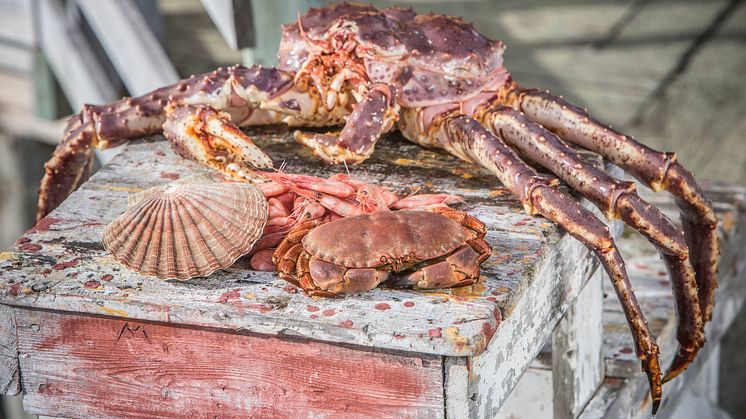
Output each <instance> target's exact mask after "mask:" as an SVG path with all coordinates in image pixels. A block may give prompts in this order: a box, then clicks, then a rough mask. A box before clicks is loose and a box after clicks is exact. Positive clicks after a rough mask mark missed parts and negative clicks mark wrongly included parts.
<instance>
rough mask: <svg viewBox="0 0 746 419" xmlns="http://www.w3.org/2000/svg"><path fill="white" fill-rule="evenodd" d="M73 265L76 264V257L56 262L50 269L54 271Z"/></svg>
mask: <svg viewBox="0 0 746 419" xmlns="http://www.w3.org/2000/svg"><path fill="white" fill-rule="evenodd" d="M75 266H78V259H73V260H71V261H67V262H59V263H56V264H55V265H54V266H52V269H54V270H55V271H61V270H63V269H67V268H73V267H75Z"/></svg>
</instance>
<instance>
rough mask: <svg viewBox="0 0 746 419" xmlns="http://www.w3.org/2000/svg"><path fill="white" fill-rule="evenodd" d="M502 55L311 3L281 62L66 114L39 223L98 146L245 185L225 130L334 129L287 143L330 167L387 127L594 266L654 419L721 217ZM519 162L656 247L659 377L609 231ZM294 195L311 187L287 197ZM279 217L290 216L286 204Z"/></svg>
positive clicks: (638, 150)
mask: <svg viewBox="0 0 746 419" xmlns="http://www.w3.org/2000/svg"><path fill="white" fill-rule="evenodd" d="M504 49H505V47H504V45H503V43H502V42H500V41H493V40H490V39H488V38H486V37H484V36H483V35H481V34H480V33H479V32H478V31H477V30H476V29H475V28H474V27H473V26H472V25H471V24H469V23H467V22H465V21H463V20H462V19H459V18H454V17H449V16H442V15H435V14H427V15H419V14H417V13H415V12H414V11H412V10H411V9H402V8H396V7H394V8H388V9H384V10H378V9H376V8H374V7H372V6H365V5H355V4H348V3H341V4H334V5H329V6H327V7H324V8H321V9H310V10H309V11H308V12H307V13H306V14H305V15H303V16H299V17H298V20H297V21H296V22H294V23H291V24H287V25H284V26H283V27H282V41H281V44H280V51H279V55H278V58H279V63H280V65H279V67H278V68H263V67H256V66H255V67H250V68H247V67H242V66H235V67H231V68H221V69H218V70H216V71H214V72H212V73H208V74H204V75H198V76H192V77H190V78H187V79H185V80H182V81H180V82H179V83H176V84H174V85H171V86H166V87H163V88H161V89H158V90H155V91H153V92H151V93H149V94H147V95H144V96H140V97H137V98H125V99H122V100H119V101H117V102H114V103H111V104H109V105H103V106H91V105H87V106H85V107H84V108H83V110H82V111H81V112H80V113H79V114H77V115H75V116H73V117H72V118H71V120H70V122H69V123H68V126H67V128H66V130H65V134H64V137H63V139H62V142H61V143H60V145H59V146H58V147H57V149H56V151H55V153H54V155H53V156H52V158H51V159H50V160H49V162H47V164H46V174H45V176H44V179H43V181H42V185H41V192H40V196H39V209H38V217H39V218H41V217H43V216H45V215H46V214H47V213H49V211H51V210H52V209H54V208H55V207H56V206H57V205H59V204H60V202H62V200H63V199H64V198H65V197H66V196H67V195H68V194H69V193H70V192H72V191H73V190H75V188H77V187H78V186H79V185H80V184H81V183H82V182H83V181H85V179H86V178H87V177H88V175H89V174H90V172H91V162H92V157H93V153H92V149H93V148H94V147H98V148H105V147H109V146H113V145H116V144H120V143H122V142H125V141H126V140H128V139H132V138H137V137H141V136H144V135H149V134H154V133H157V132H164V133H165V134H166V136H167V137H169V139H170V140H171V141H172V142H173V144H174V146H175V148H176V150H177V151H178V152H179V153H180V154H181V155H183V156H184V157H187V158H190V159H193V160H196V161H199V162H201V163H203V164H205V165H208V166H210V167H213V168H215V169H216V170H219V171H222V172H224V173H226V174H228V175H230V176H233V177H239V178H241V177H244V176H245V175H246V173H250V170H249V169H251V168H252V167H268V166H270V165H271V162H270V160H269V159H268V158H267V156H266V155H264V154H263V153H262V152H261V151H260V150H259V149H258V148H256V146H255V145H254V144H253V142H251V140H250V139H248V137H246V136H245V135H243V134H242V133H241V131H240V130H238V129H237V128H236V127H242V126H252V125H263V124H277V123H284V124H287V125H289V126H292V127H331V126H338V125H343V128H342V129H341V131H339V132H338V133H328V134H316V135H312V134H304V133H297V134H296V139H297V141H298V142H299V143H300V144H303V145H305V146H307V147H309V148H311V149H312V150H313V151H314V153H315V154H316V155H317V156H319V157H320V158H321V159H322V160H324V161H326V162H331V163H343V162H344V163H360V162H362V161H364V160H365V159H367V158H368V157H370V155H371V154H372V153H373V152H374V148H375V144H376V142H377V141H378V140H379V138H380V137H381V136H382V135H383V134H384V133H386V132H388V131H389V130H392V129H397V130H399V131H400V132H401V133H402V134H403V135H404V136H405V137H406V138H407V139H408V140H410V141H412V142H415V143H417V144H420V145H422V146H425V147H435V148H441V149H444V150H447V151H449V152H450V153H452V154H453V155H455V156H457V157H459V158H461V159H463V160H466V161H469V162H473V163H478V164H481V165H482V166H483V167H485V168H486V169H487V170H489V171H490V172H491V173H492V174H494V175H495V176H496V177H497V178H498V179H499V180H500V181H501V182H502V183H503V185H504V186H505V187H506V188H508V189H509V190H510V191H511V192H512V193H513V194H515V195H516V196H517V197H518V198H519V199H520V201H521V203H522V204H523V207H524V209H525V210H526V212H527V213H528V214H539V215H542V216H544V217H546V218H548V219H550V220H552V221H554V222H555V223H557V224H558V225H559V226H561V227H562V228H563V229H565V230H566V231H567V232H568V233H570V234H571V235H573V236H574V237H576V238H577V239H578V240H580V241H581V242H582V243H584V244H585V245H586V246H587V247H588V248H589V249H590V250H591V251H592V252H593V253H594V254H595V255H596V256H597V257H598V258H599V260H600V261H601V263H602V264H603V266H604V268H605V269H606V270H607V271H608V272H609V276H610V277H611V280H612V283H613V285H614V287H615V290H616V293H617V295H618V297H619V299H620V301H621V302H622V306H623V307H624V310H625V314H626V315H627V318H628V321H629V325H630V328H631V329H632V331H633V336H634V338H635V342H636V351H637V355H638V357H639V358H640V362H641V365H642V369H643V370H644V371H645V373H646V374H647V375H648V379H649V382H650V391H651V397H652V400H653V403H652V405H653V411H654V412H655V410H656V409H657V406H658V405H659V403H660V399H661V395H662V381H663V380H670V379H672V378H674V377H675V376H677V375H678V374H680V373H681V372H682V371H684V370H685V369H686V368H687V366H688V365H689V364H690V363H691V362H692V360H693V359H694V357H695V356H696V354H697V352H698V351H699V349H700V348H701V347H702V345H703V344H704V324H705V322H706V321H708V320H710V319H711V317H712V308H713V304H714V302H715V298H714V297H715V289H716V287H717V260H718V255H719V244H718V237H717V232H716V230H715V228H716V226H717V223H718V220H717V218H716V216H715V213H714V211H713V210H712V206H711V204H710V201H709V200H708V199H707V198H706V197H705V196H704V194H703V193H702V190H701V188H700V187H699V186H698V185H697V183H696V181H695V180H694V177H693V175H692V174H691V173H690V172H689V171H688V170H687V169H685V168H684V167H683V166H682V165H681V164H679V162H678V161H677V160H676V155H675V154H673V153H666V152H659V151H656V150H653V149H651V148H649V147H647V146H645V145H643V144H641V143H639V142H637V141H636V140H634V139H633V138H632V137H630V136H628V135H624V134H622V133H619V132H617V131H615V130H613V129H612V128H611V127H609V126H607V125H605V124H603V123H601V122H599V121H597V120H595V119H594V118H593V117H591V116H590V115H589V114H588V113H587V112H586V110H584V109H581V108H578V107H577V106H574V105H572V104H570V103H568V102H567V101H565V100H564V99H562V98H561V97H557V96H553V95H551V94H549V93H548V92H546V91H540V90H536V89H529V88H524V87H521V86H519V85H518V84H517V83H515V82H514V81H513V80H512V78H511V76H510V73H509V72H508V70H507V69H506V68H505V66H504V65H503V51H504ZM227 115H230V118H229V117H228V116H227ZM164 123H165V125H164ZM571 145H572V146H576V147H581V148H585V149H588V150H591V151H594V152H596V153H598V154H600V155H601V156H603V157H604V158H606V159H608V160H609V161H611V162H612V163H614V164H616V165H618V166H620V167H621V168H623V169H624V170H626V171H627V172H629V173H630V174H632V175H633V176H635V177H636V178H637V179H638V180H639V181H640V182H642V183H643V184H645V185H647V186H649V187H650V188H652V189H653V190H656V191H658V190H663V189H665V190H667V191H669V192H670V193H671V194H673V195H674V197H675V198H676V203H677V205H678V207H679V209H680V211H681V215H682V217H681V218H682V228H680V227H678V226H677V225H675V224H674V223H672V222H671V221H670V220H669V219H668V218H667V217H666V216H665V215H663V213H662V212H660V211H659V210H658V209H657V208H655V207H653V206H651V205H649V204H647V203H646V202H644V201H643V200H642V199H641V198H640V197H639V196H638V195H637V193H636V192H635V187H634V184H632V183H629V182H624V181H621V180H617V179H614V178H612V177H610V176H608V175H607V174H606V173H604V172H602V171H600V170H598V169H596V168H595V167H594V166H593V165H591V164H589V163H587V162H586V161H584V160H583V158H582V157H581V156H580V155H578V153H577V152H576V151H575V148H574V147H572V146H571ZM526 161H530V162H531V163H532V164H535V165H538V166H542V167H543V168H545V169H547V170H549V171H550V172H552V173H553V174H554V175H556V176H557V177H558V178H560V179H562V180H563V181H564V182H565V183H566V184H567V185H569V186H570V187H571V188H572V189H574V190H576V191H578V192H579V193H580V194H581V195H583V196H585V197H586V198H587V199H588V200H589V201H591V202H593V203H594V204H595V205H596V206H598V208H599V209H600V210H601V211H602V213H603V214H604V215H605V216H606V217H607V218H609V219H617V218H619V219H622V220H623V221H625V222H626V223H627V224H629V225H630V226H631V227H633V228H635V229H637V230H638V231H639V232H640V233H642V234H643V235H645V237H646V238H647V239H648V240H649V241H650V242H651V243H652V244H653V245H655V246H656V247H657V248H658V249H659V251H660V253H661V255H662V257H663V259H664V261H665V262H666V265H667V267H668V270H669V273H670V276H671V284H672V287H673V292H674V296H675V298H676V307H677V314H678V334H677V337H678V342H679V350H678V353H677V355H676V357H675V359H674V362H673V364H672V365H671V366H670V367H669V369H668V372H667V373H666V376H665V378H662V377H661V369H660V365H659V361H658V352H659V351H658V346H657V345H656V343H655V339H654V338H653V336H652V335H651V334H650V331H649V329H648V327H647V324H646V322H645V320H644V316H643V313H642V312H641V311H640V308H639V306H638V305H637V301H636V299H635V296H634V293H633V292H632V287H631V284H630V281H629V279H628V277H627V273H626V270H625V268H624V262H623V261H622V259H621V257H620V256H619V252H618V250H617V248H616V245H615V243H614V240H613V238H612V237H611V235H610V234H609V231H608V229H607V228H606V226H605V224H603V223H602V222H601V221H600V220H598V219H597V218H596V217H595V216H594V215H593V214H592V213H591V212H590V211H588V210H586V209H585V208H583V207H582V206H580V205H579V204H578V202H577V201H576V200H574V199H572V198H571V197H569V196H568V195H566V194H564V193H562V192H560V191H559V190H558V189H557V188H556V187H555V185H554V181H553V180H552V179H547V177H546V176H542V175H539V174H537V172H536V170H535V169H534V167H532V166H531V165H528V164H527V163H526ZM285 186H286V185H282V184H275V185H271V186H266V187H265V188H266V189H267V191H270V190H271V189H275V190H278V188H279V189H281V188H284V187H285ZM322 186H323V187H326V186H328V184H325V185H322ZM356 190H358V188H356ZM358 191H359V190H358ZM372 191H373V189H371V192H372ZM314 193H318V194H320V195H318V196H322V198H323V199H320V200H319V201H318V202H316V203H315V204H316V205H318V207H315V208H316V210H318V208H321V207H324V208H327V209H328V208H329V207H333V208H336V209H337V210H338V211H339V213H335V214H336V217H338V216H343V215H353V214H356V213H360V211H362V210H361V209H360V208H359V207H358V206H357V205H352V206H350V205H349V204H350V202H349V201H347V199H348V198H340V197H338V196H335V195H326V194H324V193H321V192H314ZM304 194H306V195H308V194H311V192H309V191H302V192H301V193H299V194H294V196H293V197H292V199H295V198H298V197H300V198H305V196H304ZM372 195H376V197H374V198H372V199H367V198H366V200H365V205H366V206H367V205H372V206H373V207H375V206H380V205H381V204H380V203H381V202H385V201H386V196H385V195H386V194H384V195H381V194H378V193H376V192H373V193H372ZM279 196H284V195H279ZM285 199H286V200H287V198H285ZM402 205H403V204H402ZM432 205H434V206H439V205H442V204H438V203H434V204H432ZM285 207H286V208H293V204H292V202H291V203H289V205H285ZM277 210H278V211H279V208H278V209H277ZM319 212H320V211H316V213H319ZM324 217H326V216H324ZM329 217H330V218H333V217H332V216H331V215H329ZM269 227H272V228H278V227H276V226H269ZM272 234H274V236H272ZM279 234H280V233H278V232H268V235H267V236H266V237H267V239H266V242H267V243H270V242H271V243H274V245H276V244H277V243H279V241H280V240H282V237H281V236H280V235H279ZM267 254H268V252H264V253H263V255H265V257H266V255H267ZM265 259H266V258H265ZM265 262H266V260H265ZM259 265H261V266H266V265H267V264H266V263H257V266H259Z"/></svg>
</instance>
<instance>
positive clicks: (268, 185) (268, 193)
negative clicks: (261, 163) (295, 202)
mask: <svg viewBox="0 0 746 419" xmlns="http://www.w3.org/2000/svg"><path fill="white" fill-rule="evenodd" d="M256 187H257V188H259V190H260V191H262V193H263V194H264V196H265V197H267V198H271V197H274V196H278V195H282V194H284V193H286V192H287V191H288V188H287V186H285V185H283V184H280V183H277V182H265V183H259V184H257V185H256Z"/></svg>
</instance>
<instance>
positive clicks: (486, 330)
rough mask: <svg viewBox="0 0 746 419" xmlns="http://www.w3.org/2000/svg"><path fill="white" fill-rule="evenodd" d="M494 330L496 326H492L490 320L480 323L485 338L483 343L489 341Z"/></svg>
mask: <svg viewBox="0 0 746 419" xmlns="http://www.w3.org/2000/svg"><path fill="white" fill-rule="evenodd" d="M495 330H497V328H496V327H495V328H493V327H492V325H491V324H490V322H484V323H482V334H483V335H484V338H485V339H486V342H485V343H489V342H490V341H491V340H492V336H494V335H495Z"/></svg>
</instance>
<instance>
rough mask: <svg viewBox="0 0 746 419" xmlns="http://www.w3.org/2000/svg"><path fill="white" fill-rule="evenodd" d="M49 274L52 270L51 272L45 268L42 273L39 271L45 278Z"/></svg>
mask: <svg viewBox="0 0 746 419" xmlns="http://www.w3.org/2000/svg"><path fill="white" fill-rule="evenodd" d="M51 273H52V270H51V269H49V268H47V269H44V270H43V271H41V274H42V275H45V276H46V275H49V274H51Z"/></svg>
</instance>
